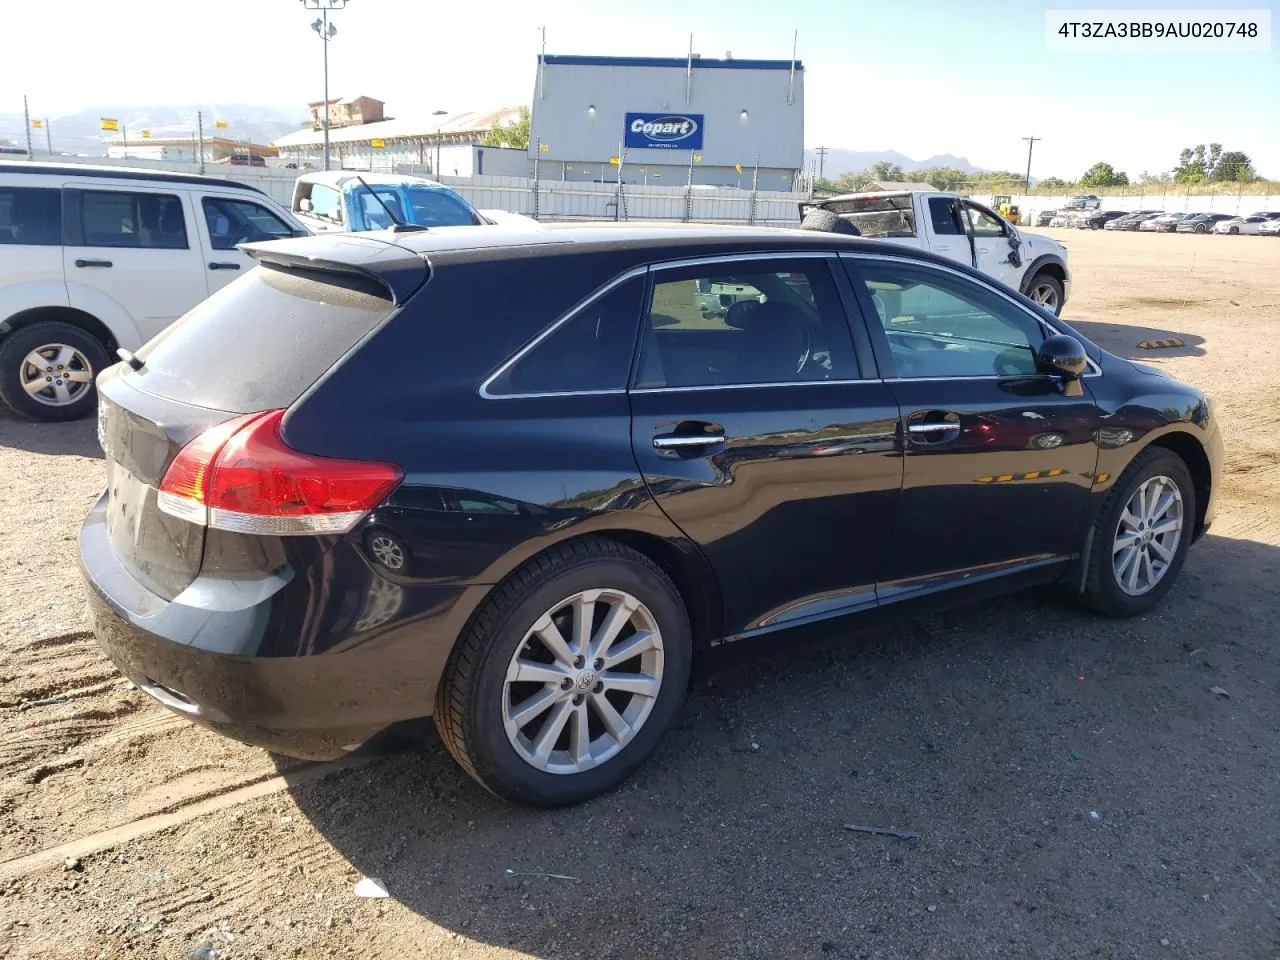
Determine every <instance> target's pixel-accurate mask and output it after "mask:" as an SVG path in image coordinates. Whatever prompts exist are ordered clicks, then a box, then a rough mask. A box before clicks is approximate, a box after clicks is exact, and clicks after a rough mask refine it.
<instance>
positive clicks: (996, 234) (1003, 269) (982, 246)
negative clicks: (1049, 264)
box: [960, 200, 1022, 289]
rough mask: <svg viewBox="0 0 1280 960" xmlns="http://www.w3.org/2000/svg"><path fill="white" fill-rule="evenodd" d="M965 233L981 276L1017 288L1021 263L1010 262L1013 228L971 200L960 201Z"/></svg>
mask: <svg viewBox="0 0 1280 960" xmlns="http://www.w3.org/2000/svg"><path fill="white" fill-rule="evenodd" d="M960 212H961V216H962V219H963V221H964V225H965V230H966V232H967V233H968V234H969V237H970V239H971V240H972V242H973V265H974V267H975V268H977V269H978V270H979V271H980V272H981V273H985V274H986V275H987V276H989V277H995V278H996V279H997V280H999V281H1001V282H1002V283H1007V284H1008V285H1009V286H1011V287H1013V288H1014V289H1017V287H1018V281H1019V279H1020V278H1021V276H1022V264H1021V263H1018V264H1017V265H1016V266H1015V265H1014V263H1013V262H1012V261H1011V260H1010V259H1009V255H1010V254H1011V253H1013V247H1012V246H1011V245H1010V243H1009V241H1010V239H1011V238H1012V237H1013V236H1014V229H1013V227H1012V226H1010V225H1009V223H1008V222H1007V221H1005V220H1004V219H1002V218H1001V217H1000V216H998V215H997V214H995V213H993V212H992V211H990V210H988V209H987V208H986V207H984V206H981V205H979V204H976V203H974V202H973V201H972V200H961V201H960Z"/></svg>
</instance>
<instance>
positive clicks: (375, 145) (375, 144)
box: [369, 140, 387, 150]
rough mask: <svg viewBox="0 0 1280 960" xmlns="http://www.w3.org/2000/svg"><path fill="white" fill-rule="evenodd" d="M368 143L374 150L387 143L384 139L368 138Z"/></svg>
mask: <svg viewBox="0 0 1280 960" xmlns="http://www.w3.org/2000/svg"><path fill="white" fill-rule="evenodd" d="M369 145H370V146H371V147H373V149H375V150H381V149H382V148H383V147H385V146H386V145H387V141H385V140H370V141H369Z"/></svg>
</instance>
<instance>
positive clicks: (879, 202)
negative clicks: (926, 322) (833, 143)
mask: <svg viewBox="0 0 1280 960" xmlns="http://www.w3.org/2000/svg"><path fill="white" fill-rule="evenodd" d="M800 218H801V223H800V226H801V228H802V229H805V230H826V231H831V232H834V233H848V234H857V235H860V236H863V237H869V238H872V239H876V240H884V241H886V242H888V243H900V244H905V245H907V246H911V247H918V248H920V249H924V250H932V251H933V252H934V253H937V254H940V255H942V256H944V257H950V258H951V259H952V260H957V261H959V262H960V263H963V264H966V265H967V266H970V267H973V268H974V269H976V270H980V271H982V272H983V273H985V274H987V275H988V276H991V277H995V278H996V279H997V280H1000V281H1001V282H1003V283H1005V284H1007V285H1008V286H1010V287H1013V288H1014V289H1015V290H1018V291H1019V292H1021V293H1023V294H1025V295H1026V296H1028V297H1030V298H1031V299H1032V300H1034V301H1036V302H1037V303H1039V304H1042V305H1043V306H1045V307H1046V308H1048V309H1049V310H1051V311H1052V312H1053V313H1055V314H1057V313H1061V312H1062V307H1063V304H1065V303H1066V302H1067V294H1068V293H1069V292H1070V290H1071V273H1070V271H1069V270H1068V269H1067V249H1066V247H1064V246H1063V245H1062V244H1060V243H1058V242H1056V241H1054V240H1051V239H1049V238H1048V237H1044V236H1041V235H1040V234H1035V233H1024V232H1022V231H1020V230H1019V229H1018V228H1017V227H1015V226H1014V225H1013V224H1011V223H1010V222H1009V221H1008V220H1005V219H1004V218H1003V217H1001V216H1000V215H999V214H997V213H996V212H995V211H993V210H990V209H988V208H987V207H984V206H983V205H982V204H980V203H975V202H974V201H972V200H970V199H968V198H967V197H961V196H957V195H956V194H954V193H931V192H928V191H924V190H904V191H880V192H871V193H847V194H843V195H841V196H838V197H826V198H822V199H815V200H807V201H804V202H803V203H801V204H800Z"/></svg>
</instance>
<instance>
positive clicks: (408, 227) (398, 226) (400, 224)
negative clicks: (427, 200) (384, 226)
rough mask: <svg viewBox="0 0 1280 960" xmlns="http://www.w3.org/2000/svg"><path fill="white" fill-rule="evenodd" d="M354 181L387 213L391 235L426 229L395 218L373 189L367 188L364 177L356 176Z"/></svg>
mask: <svg viewBox="0 0 1280 960" xmlns="http://www.w3.org/2000/svg"><path fill="white" fill-rule="evenodd" d="M356 179H357V180H359V181H360V183H361V185H362V186H363V187H364V188H365V189H366V190H368V191H369V192H370V193H371V194H373V199H375V200H377V201H378V203H379V204H380V205H381V206H382V209H383V210H385V211H387V216H388V217H390V218H391V224H392V226H391V227H390V230H391V232H392V233H417V232H419V231H422V230H426V229H427V228H426V227H424V226H422V225H421V224H418V223H405V222H404V221H403V220H401V219H400V218H399V217H397V216H396V215H395V214H394V213H392V212H391V208H390V207H389V206H387V202H386V201H385V200H383V199H382V198H381V197H380V196H378V192H377V191H376V190H374V189H373V187H371V186H369V184H368V183H366V182H365V179H364V177H361V176H358V175H357V176H356Z"/></svg>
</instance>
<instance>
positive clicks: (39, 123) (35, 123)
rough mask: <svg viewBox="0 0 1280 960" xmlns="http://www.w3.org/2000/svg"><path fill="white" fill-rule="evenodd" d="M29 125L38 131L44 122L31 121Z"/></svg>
mask: <svg viewBox="0 0 1280 960" xmlns="http://www.w3.org/2000/svg"><path fill="white" fill-rule="evenodd" d="M31 125H32V126H33V127H35V128H36V129H37V130H39V129H40V128H41V127H43V126H44V121H43V120H32V121H31Z"/></svg>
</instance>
